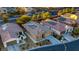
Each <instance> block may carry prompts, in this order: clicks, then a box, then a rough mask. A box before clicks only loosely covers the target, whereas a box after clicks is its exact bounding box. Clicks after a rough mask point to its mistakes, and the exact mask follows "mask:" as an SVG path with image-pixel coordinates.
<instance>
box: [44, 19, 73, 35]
mask: <svg viewBox="0 0 79 59" xmlns="http://www.w3.org/2000/svg"><path fill="white" fill-rule="evenodd" d="M43 24H45V25H47V26H49V27H50V28H51V30H52V31H53V32H54V33H56V34H57V35H61V34H63V33H64V32H65V31H66V30H67V29H72V27H71V26H68V25H66V24H62V23H60V22H56V21H53V20H50V21H45V22H44V23H43Z"/></svg>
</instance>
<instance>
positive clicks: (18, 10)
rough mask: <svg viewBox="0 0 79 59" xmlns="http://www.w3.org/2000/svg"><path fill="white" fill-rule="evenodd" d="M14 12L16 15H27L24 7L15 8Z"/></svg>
mask: <svg viewBox="0 0 79 59" xmlns="http://www.w3.org/2000/svg"><path fill="white" fill-rule="evenodd" d="M16 11H17V12H18V13H20V14H21V15H24V14H26V13H27V11H28V10H27V8H25V7H17V8H16Z"/></svg>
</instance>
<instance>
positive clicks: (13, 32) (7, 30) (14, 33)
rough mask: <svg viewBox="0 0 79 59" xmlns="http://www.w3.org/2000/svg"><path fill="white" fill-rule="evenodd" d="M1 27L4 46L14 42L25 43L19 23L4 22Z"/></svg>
mask: <svg viewBox="0 0 79 59" xmlns="http://www.w3.org/2000/svg"><path fill="white" fill-rule="evenodd" d="M1 27H2V33H1V38H2V42H3V44H4V47H5V48H7V47H8V46H12V45H15V44H19V45H21V44H25V41H24V40H25V39H26V36H25V34H24V32H23V30H22V29H21V28H20V27H19V25H17V24H14V23H6V24H4V25H2V26H1Z"/></svg>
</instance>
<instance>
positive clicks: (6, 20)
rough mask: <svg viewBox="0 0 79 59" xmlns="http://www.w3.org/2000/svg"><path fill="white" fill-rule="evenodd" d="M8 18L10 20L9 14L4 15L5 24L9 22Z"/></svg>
mask: <svg viewBox="0 0 79 59" xmlns="http://www.w3.org/2000/svg"><path fill="white" fill-rule="evenodd" d="M8 18H9V16H8V15H7V14H3V15H2V19H3V21H4V23H7V22H8Z"/></svg>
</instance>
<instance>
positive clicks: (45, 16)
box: [41, 12, 51, 20]
mask: <svg viewBox="0 0 79 59" xmlns="http://www.w3.org/2000/svg"><path fill="white" fill-rule="evenodd" d="M41 17H42V19H44V20H45V19H48V18H50V17H51V14H50V13H49V12H45V13H41Z"/></svg>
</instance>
